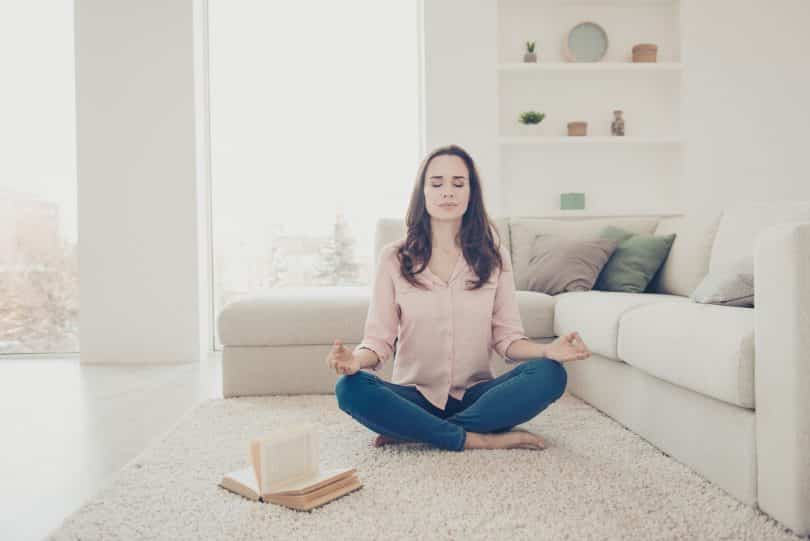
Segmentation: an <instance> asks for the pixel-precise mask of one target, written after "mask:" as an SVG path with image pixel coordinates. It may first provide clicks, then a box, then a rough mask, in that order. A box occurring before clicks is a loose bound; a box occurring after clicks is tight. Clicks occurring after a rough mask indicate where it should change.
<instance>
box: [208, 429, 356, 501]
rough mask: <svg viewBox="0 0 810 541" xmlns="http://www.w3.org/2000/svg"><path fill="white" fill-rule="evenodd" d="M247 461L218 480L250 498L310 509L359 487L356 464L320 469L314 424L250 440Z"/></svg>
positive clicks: (228, 487) (276, 431) (274, 432)
mask: <svg viewBox="0 0 810 541" xmlns="http://www.w3.org/2000/svg"><path fill="white" fill-rule="evenodd" d="M248 461H249V462H250V466H248V467H247V468H243V469H240V470H236V471H232V472H230V473H226V474H225V475H224V477H223V478H222V481H220V483H219V485H220V486H221V487H222V488H225V489H228V490H230V491H231V492H235V493H236V494H240V495H242V496H244V497H245V498H249V499H251V500H254V501H262V502H271V503H276V504H280V505H285V506H287V507H291V508H293V509H298V510H301V511H309V510H310V509H312V508H314V507H318V506H320V505H323V504H325V503H327V502H330V501H332V500H334V499H336V498H339V497H341V496H343V495H344V494H348V493H349V492H352V491H354V490H356V489H358V488H360V487H361V486H363V483H361V482H360V480H359V479H358V478H357V475H356V473H355V472H356V470H355V468H338V469H330V470H321V469H320V440H319V438H318V431H317V429H316V428H315V427H314V425H312V424H306V425H303V426H299V427H296V428H292V429H279V430H275V431H272V432H270V433H269V434H267V435H266V436H265V437H263V438H261V439H254V440H251V441H250V445H249V447H248Z"/></svg>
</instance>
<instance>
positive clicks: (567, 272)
mask: <svg viewBox="0 0 810 541" xmlns="http://www.w3.org/2000/svg"><path fill="white" fill-rule="evenodd" d="M618 244H619V243H618V241H616V240H613V239H586V240H576V239H571V238H566V237H562V236H560V235H544V234H541V235H536V236H535V237H534V241H533V243H532V251H531V254H532V255H531V257H530V258H529V269H528V277H529V280H528V288H529V290H530V291H539V292H541V293H547V294H548V295H556V294H558V293H564V292H566V291H589V290H590V289H591V288H592V287H593V284H594V282H596V278H597V276H599V272H600V271H601V270H602V267H604V266H605V263H607V261H608V259H610V256H611V254H612V253H613V251H614V250H615V249H616V246H617V245H618Z"/></svg>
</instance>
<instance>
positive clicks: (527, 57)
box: [523, 41, 537, 62]
mask: <svg viewBox="0 0 810 541" xmlns="http://www.w3.org/2000/svg"><path fill="white" fill-rule="evenodd" d="M535 43H536V42H534V41H527V42H526V51H527V52H526V53H524V55H523V61H524V62H537V55H536V54H535V52H534V44H535Z"/></svg>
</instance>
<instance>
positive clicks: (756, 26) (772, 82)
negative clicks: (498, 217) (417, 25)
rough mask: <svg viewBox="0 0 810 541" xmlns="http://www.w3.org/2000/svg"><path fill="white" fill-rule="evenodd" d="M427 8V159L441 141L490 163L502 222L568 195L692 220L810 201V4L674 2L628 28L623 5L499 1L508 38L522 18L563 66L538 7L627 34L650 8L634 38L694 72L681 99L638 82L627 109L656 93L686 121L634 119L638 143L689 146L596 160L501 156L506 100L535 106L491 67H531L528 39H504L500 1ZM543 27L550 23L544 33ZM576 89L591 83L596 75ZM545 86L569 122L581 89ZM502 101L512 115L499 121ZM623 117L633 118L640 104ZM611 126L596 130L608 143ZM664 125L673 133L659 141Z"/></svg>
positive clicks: (439, 0)
mask: <svg viewBox="0 0 810 541" xmlns="http://www.w3.org/2000/svg"><path fill="white" fill-rule="evenodd" d="M425 2H426V9H425V13H426V16H427V21H426V32H427V35H426V40H427V44H426V45H427V46H426V51H425V54H426V62H427V86H426V89H427V97H426V100H427V127H426V137H427V141H428V149H429V148H431V146H432V145H435V144H438V143H439V142H441V143H446V142H453V141H455V142H459V143H460V144H465V143H468V147H469V150H470V151H471V152H472V153H473V156H474V157H475V158H476V159H477V160H478V161H479V162H480V164H481V165H482V170H483V174H484V176H485V180H486V182H487V186H486V187H485V190H486V195H487V208H488V210H489V211H490V214H531V213H534V212H545V211H549V210H551V209H552V208H558V207H557V206H556V205H557V203H558V201H557V200H556V199H555V197H556V195H557V194H558V192H560V191H585V192H586V199H587V200H588V208H590V209H599V210H609V209H615V210H630V209H638V210H643V209H648V208H650V209H660V210H667V209H672V210H674V211H681V210H683V211H688V210H690V209H693V208H698V207H706V206H712V207H722V206H723V205H725V204H727V203H729V202H734V201H738V200H773V199H802V200H808V199H810V160H808V158H807V150H806V149H807V147H808V142H810V137H808V130H810V99H808V98H807V96H810V68H809V67H808V66H810V63H808V58H810V33H808V32H806V26H807V24H808V23H810V2H808V1H807V0H779V1H777V2H765V0H755V1H753V2H735V1H732V0H713V1H712V2H703V1H700V0H674V2H673V4H672V8H667V7H666V4H665V3H661V4H650V5H645V6H635V5H633V4H632V3H628V8H627V10H626V11H623V10H621V9H619V12H620V14H621V15H622V17H619V18H615V13H616V11H615V9H616V8H614V11H613V12H611V10H610V9H608V8H605V7H602V6H595V5H591V4H588V5H579V4H577V5H573V4H572V5H571V6H568V5H567V4H558V3H554V2H533V1H530V0H500V5H501V13H502V14H503V13H506V14H507V17H509V16H517V19H516V20H513V21H512V22H510V23H509V24H508V26H509V28H511V29H514V28H519V29H520V28H521V21H520V18H521V17H525V21H524V22H523V24H524V26H525V30H526V32H525V33H526V34H527V35H528V34H529V33H530V32H534V34H535V35H536V39H537V42H538V51H539V57H540V60H541V61H542V60H543V59H549V57H551V59H553V60H559V58H558V57H559V56H560V51H559V44H558V42H559V41H560V35H559V34H560V32H559V27H558V26H559V25H556V23H555V25H551V23H550V22H549V20H548V19H544V18H542V17H540V18H539V19H538V18H537V17H535V18H532V17H533V15H537V14H538V10H543V9H545V10H552V11H550V12H549V13H550V14H552V15H555V16H557V17H558V20H559V21H561V22H560V24H563V23H565V24H567V23H569V22H571V21H573V20H574V19H572V18H571V17H569V13H568V12H569V11H577V12H578V13H579V12H581V11H582V10H585V11H586V12H592V13H595V14H596V15H599V16H600V17H601V18H600V19H599V20H602V21H605V20H607V21H608V23H607V24H608V26H609V28H608V29H610V28H616V29H618V30H616V31H617V32H623V31H625V30H626V31H628V32H629V31H630V29H631V28H632V27H627V28H625V27H623V26H622V24H621V23H622V20H625V19H626V20H631V19H632V18H633V17H636V16H637V15H638V10H639V9H641V10H642V11H643V13H642V15H641V16H642V17H646V18H645V19H644V20H645V23H644V24H643V25H640V26H638V25H637V26H638V28H636V29H635V30H633V31H634V32H637V33H638V32H640V34H638V35H634V39H633V40H631V41H647V40H649V41H658V42H659V43H662V44H664V46H663V47H662V48H661V49H660V50H659V56H660V58H661V59H662V60H675V61H677V60H680V61H682V62H683V63H684V70H683V73H682V74H681V75H680V77H681V82H680V85H681V94H680V96H674V95H669V94H663V92H669V91H670V90H671V89H673V88H676V87H672V86H667V82H666V80H665V78H668V77H671V75H663V76H662V77H661V78H660V79H659V81H658V82H655V80H650V79H647V80H646V82H645V77H647V76H646V75H644V76H638V77H634V78H630V79H628V81H627V87H626V89H627V94H628V96H629V97H628V100H627V101H626V102H625V103H632V99H636V100H638V99H639V97H640V95H641V94H640V93H641V92H642V91H644V89H642V88H640V87H639V85H651V86H650V90H652V94H653V95H657V96H658V97H659V98H661V99H663V100H664V102H666V103H668V104H670V105H668V106H671V107H674V108H675V109H674V110H675V111H676V112H677V115H678V116H677V117H675V118H672V119H669V118H668V116H667V114H668V113H666V111H664V112H662V113H661V117H660V118H658V119H656V121H655V123H654V124H649V123H648V124H646V125H645V122H648V118H649V117H650V116H651V115H649V114H645V115H639V116H638V117H636V118H635V119H632V116H630V115H628V116H630V118H628V133H630V131H632V130H634V129H636V128H639V129H644V130H645V132H646V133H649V134H653V135H666V134H667V133H668V132H669V131H670V130H669V129H668V128H669V127H671V128H672V130H671V131H672V133H674V134H680V135H682V136H683V137H684V144H683V146H682V147H681V148H680V149H646V148H634V147H629V148H627V147H620V148H613V147H611V148H601V149H592V150H589V151H588V152H583V149H580V148H565V149H557V148H554V149H548V150H543V151H539V152H538V151H537V149H529V148H524V147H505V148H504V149H501V148H499V146H498V145H497V144H496V142H495V139H494V138H495V136H496V134H497V132H498V130H499V129H500V131H501V132H502V133H504V134H505V135H512V134H513V132H512V130H511V127H510V126H509V125H508V124H505V122H506V121H505V120H504V119H507V120H508V119H509V118H511V116H514V115H513V114H512V113H513V110H512V109H510V107H512V108H514V106H515V105H514V103H510V102H508V101H504V100H510V99H511V100H514V101H520V100H524V101H525V102H526V103H531V101H530V100H529V98H530V97H532V95H531V92H530V90H526V86H528V85H526V82H525V81H517V80H515V79H518V77H512V76H510V77H508V78H506V79H504V80H503V81H500V82H499V79H498V78H497V77H496V76H495V73H494V71H495V70H494V67H493V64H494V62H496V60H501V61H519V56H518V57H515V56H514V54H513V53H514V51H513V49H514V48H515V47H517V46H518V45H519V44H520V43H521V42H522V41H523V40H522V36H515V35H502V34H503V32H501V33H500V34H499V33H498V29H497V26H498V22H499V21H498V18H497V14H498V4H499V2H498V0H471V1H466V2H464V1H461V0H453V1H447V0H425ZM555 6H556V7H555ZM504 8H505V9H504ZM554 9H557V10H560V12H559V13H556V12H553V10H554ZM666 9H674V10H675V11H674V15H675V19H673V18H672V17H669V18H667V19H660V20H657V19H656V18H655V17H656V15H655V14H656V13H662V12H665V11H666ZM566 10H567V11H566ZM588 10H590V11H588ZM603 12H604V13H603ZM611 13H612V14H611ZM510 14H511V15H510ZM515 14H517V15H515ZM579 14H580V15H582V13H579ZM566 17H567V18H566ZM611 17H614V19H611ZM569 19H570V20H569ZM673 20H674V21H676V22H677V24H678V29H677V31H678V32H680V39H679V40H675V37H676V36H677V32H676V31H675V29H673V28H672V27H671V26H670V24H671V21H673ZM531 21H540V22H539V23H538V24H537V25H534V26H532V25H531V24H530V22H531ZM501 24H502V25H503V24H504V23H503V21H502V22H501ZM563 26H564V24H563ZM650 29H653V30H654V32H653V34H652V35H650V34H649V32H650ZM513 32H514V30H513ZM644 32H647V34H644ZM622 35H623V34H618V35H616V36H614V37H613V39H612V40H611V48H612V49H613V50H614V53H611V55H612V56H611V55H609V58H607V60H613V61H616V60H623V59H626V58H624V57H622V55H620V54H618V53H616V50H617V48H618V49H620V48H621V47H622V46H624V48H625V49H626V48H627V47H626V46H627V45H629V43H631V41H628V40H626V39H624V38H623V37H622ZM677 41H679V43H678V42H677ZM510 51H511V52H510ZM510 55H511V56H510ZM521 77H523V76H521ZM544 77H545V75H544ZM573 80H574V81H575V82H577V81H578V82H579V83H580V84H588V79H587V77H581V78H579V79H573ZM547 83H548V84H544V85H543V86H542V87H541V88H540V90H541V91H542V93H545V94H548V93H549V92H553V91H554V89H557V90H556V91H557V94H556V95H551V96H547V95H546V96H543V97H542V99H541V100H539V101H537V102H538V103H544V102H548V101H552V100H556V101H557V102H558V105H559V106H560V107H562V106H565V107H568V111H569V112H571V111H570V103H569V102H570V99H571V96H567V95H563V93H565V92H570V89H569V90H565V88H564V86H561V85H560V83H559V82H558V81H551V80H549V81H548V82H547ZM605 84H606V85H608V86H607V87H606V88H609V89H610V91H611V92H613V94H614V95H620V94H621V93H620V92H619V90H621V88H620V85H621V84H622V81H617V80H610V79H608V80H606V81H605ZM498 85H501V88H500V89H499V86H498ZM530 88H531V87H530ZM560 88H563V89H562V90H560ZM499 91H500V92H501V100H502V103H501V108H502V109H503V113H502V114H501V116H500V117H499V116H498V112H497V111H496V110H493V105H494V104H495V103H496V101H495V100H496V98H497V95H498V94H497V93H498V92H499ZM585 96H586V93H585V91H584V90H581V89H577V95H576V96H574V97H576V98H577V99H578V100H581V99H583V98H584V97H585ZM605 97H606V94H604V93H602V94H601V95H599V96H597V97H596V98H595V99H594V103H586V104H584V106H583V110H584V111H586V112H588V111H590V113H593V112H594V111H595V110H596V109H594V108H593V107H594V105H595V104H596V102H597V101H604V100H605ZM566 100H568V101H566ZM617 105H618V103H617ZM641 105H643V106H644V107H646V108H647V109H645V110H644V111H642V113H644V112H649V105H650V103H643V104H641ZM600 107H601V108H602V109H605V108H606V107H607V105H606V104H601V105H600ZM519 108H522V106H520V107H519ZM625 109H626V110H628V111H630V110H632V106H630V105H628V106H627V107H625ZM510 115H511V116H510ZM591 116H593V114H591ZM631 119H632V123H631ZM548 120H554V121H556V123H554V122H550V123H549V125H548V126H547V129H550V130H551V131H552V132H553V134H559V133H562V130H563V129H564V120H565V119H564V118H559V119H553V118H552V117H549V118H548ZM493 123H494V124H493ZM606 125H607V124H605V126H606ZM605 126H596V127H597V128H598V129H599V131H600V132H602V133H605V130H606V128H605ZM654 126H660V127H661V128H662V129H661V131H660V132H655V131H654V130H653V129H652V127H654ZM593 133H597V132H596V131H593ZM611 172H613V175H611ZM496 191H497V192H498V193H494V192H496ZM628 194H630V195H628ZM589 195H590V196H591V197H588V196H589Z"/></svg>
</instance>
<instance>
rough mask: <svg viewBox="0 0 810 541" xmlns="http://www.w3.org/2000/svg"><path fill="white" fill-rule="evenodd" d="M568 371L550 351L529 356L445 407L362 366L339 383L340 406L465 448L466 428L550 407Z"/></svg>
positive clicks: (384, 425)
mask: <svg viewBox="0 0 810 541" xmlns="http://www.w3.org/2000/svg"><path fill="white" fill-rule="evenodd" d="M567 383H568V373H567V372H566V370H565V368H564V367H563V365H562V363H560V362H559V361H556V360H554V359H549V358H547V357H541V358H539V359H530V360H527V361H523V362H521V363H519V364H518V365H517V366H515V367H514V368H512V369H511V370H509V371H508V372H505V373H503V374H501V375H500V376H498V377H497V378H495V379H491V380H488V381H482V382H479V383H476V384H475V385H473V386H472V387H470V388H469V389H467V391H466V393H465V394H464V396H463V397H462V399H461V400H457V399H455V398H453V397H452V396H450V397H448V399H447V405H446V406H445V409H444V410H440V409H439V408H437V407H436V406H434V405H433V404H431V403H430V402H429V401H428V400H427V399H426V398H425V397H424V395H422V393H420V392H419V391H418V390H417V389H416V387H413V386H406V385H398V384H396V383H391V382H388V381H385V380H383V379H380V378H379V377H377V376H376V375H374V374H372V373H369V372H367V371H364V370H359V371H357V372H355V373H354V374H351V375H345V374H344V375H341V376H340V378H338V381H337V383H336V384H335V395H336V397H337V401H338V406H339V407H340V409H341V410H343V411H345V412H346V413H348V414H349V415H350V416H351V417H352V418H354V419H355V420H357V421H358V422H359V423H361V424H362V425H364V426H366V427H368V428H370V429H371V430H373V431H374V432H377V433H379V434H382V435H383V436H389V437H392V438H397V439H400V440H411V441H420V442H426V443H429V444H431V445H434V446H436V447H439V448H441V449H448V450H451V451H463V450H464V444H465V442H466V440H467V431H471V432H479V433H485V432H506V431H508V430H510V429H511V428H512V427H514V426H515V425H518V424H521V423H525V422H526V421H528V420H530V419H532V418H534V417H535V416H536V415H537V414H538V413H540V412H541V411H543V410H544V409H546V408H547V407H548V406H549V405H550V404H551V403H552V402H554V401H556V400H557V399H558V398H560V397H561V396H562V394H563V393H564V392H565V386H566V384H567Z"/></svg>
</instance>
